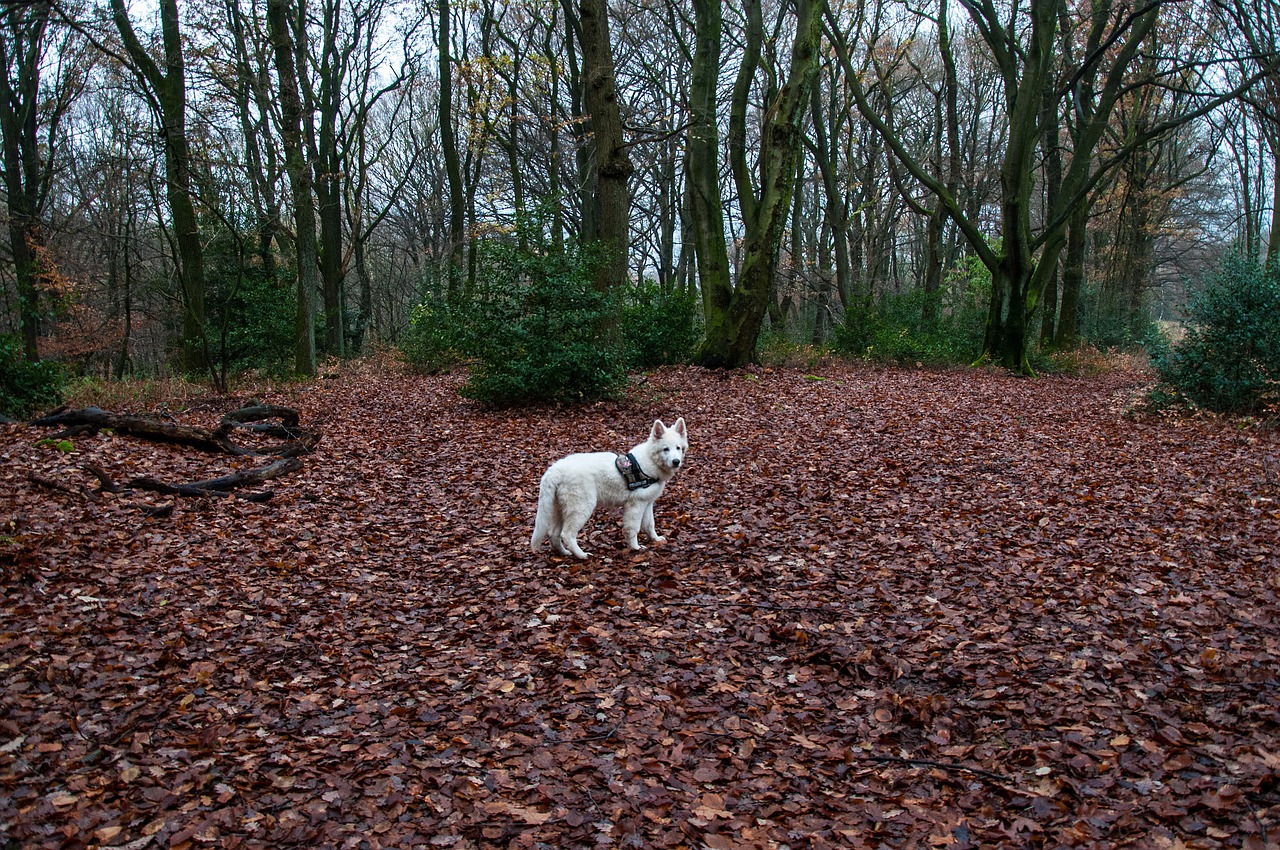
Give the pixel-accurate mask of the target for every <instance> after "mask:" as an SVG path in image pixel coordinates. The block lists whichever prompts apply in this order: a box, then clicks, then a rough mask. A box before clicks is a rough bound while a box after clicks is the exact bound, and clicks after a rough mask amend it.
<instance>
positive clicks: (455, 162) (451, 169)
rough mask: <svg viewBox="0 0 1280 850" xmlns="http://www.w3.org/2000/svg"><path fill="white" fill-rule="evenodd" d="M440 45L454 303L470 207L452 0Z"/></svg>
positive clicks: (445, 7)
mask: <svg viewBox="0 0 1280 850" xmlns="http://www.w3.org/2000/svg"><path fill="white" fill-rule="evenodd" d="M438 11H439V28H438V32H439V36H440V39H439V44H437V45H436V47H437V49H438V53H439V58H440V103H439V120H440V153H441V154H442V155H443V156H444V169H445V174H446V176H447V182H448V184H449V263H448V265H447V267H446V269H445V271H446V273H447V275H448V281H447V284H446V290H445V291H446V292H447V294H448V298H449V300H450V301H456V300H457V299H458V297H459V290H460V288H461V284H462V269H463V266H462V262H463V250H464V248H465V247H466V235H467V231H466V226H467V207H466V200H465V197H464V192H463V186H462V163H461V160H460V159H459V156H458V133H457V128H456V127H455V126H454V123H453V122H454V119H453V60H452V58H451V56H450V50H451V48H452V44H451V43H450V38H451V36H450V34H449V32H450V12H449V0H440V2H439V6H438Z"/></svg>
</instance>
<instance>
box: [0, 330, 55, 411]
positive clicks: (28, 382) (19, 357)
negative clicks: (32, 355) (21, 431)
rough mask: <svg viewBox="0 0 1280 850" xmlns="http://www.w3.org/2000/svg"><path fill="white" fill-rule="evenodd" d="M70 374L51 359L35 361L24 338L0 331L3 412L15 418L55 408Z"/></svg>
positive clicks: (0, 396)
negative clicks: (28, 355)
mask: <svg viewBox="0 0 1280 850" xmlns="http://www.w3.org/2000/svg"><path fill="white" fill-rule="evenodd" d="M65 383H66V375H65V374H64V372H63V371H62V367H61V366H59V365H58V364H57V363H54V362H52V361H49V360H40V361H38V362H35V363H32V362H31V361H30V360H27V359H26V358H25V357H24V356H23V354H22V341H21V340H20V339H18V338H17V337H16V336H9V335H5V334H0V413H2V414H4V415H5V416H10V417H13V418H15V419H17V418H22V417H25V416H28V415H30V414H32V413H36V412H38V411H40V410H41V409H43V408H47V407H53V406H54V405H56V404H57V403H58V402H59V401H60V400H61V398H62V387H63V385H64V384H65Z"/></svg>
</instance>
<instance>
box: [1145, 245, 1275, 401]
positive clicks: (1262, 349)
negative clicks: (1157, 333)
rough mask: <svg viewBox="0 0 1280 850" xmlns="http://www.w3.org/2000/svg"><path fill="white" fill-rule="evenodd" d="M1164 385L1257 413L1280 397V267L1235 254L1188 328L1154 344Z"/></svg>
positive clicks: (1195, 303)
mask: <svg viewBox="0 0 1280 850" xmlns="http://www.w3.org/2000/svg"><path fill="white" fill-rule="evenodd" d="M1152 349H1153V350H1152V361H1153V363H1154V364H1155V367H1156V369H1157V371H1158V372H1159V374H1160V379H1161V381H1162V383H1163V384H1164V386H1163V387H1162V388H1160V389H1159V390H1158V393H1160V394H1162V395H1165V396H1166V397H1167V396H1170V395H1171V396H1172V397H1173V398H1177V397H1178V396H1179V395H1180V396H1184V397H1185V398H1186V399H1187V400H1189V401H1191V402H1192V403H1193V404H1196V405H1198V406H1200V407H1203V408H1206V409H1209V410H1214V411H1218V412H1221V413H1235V414H1249V413H1257V412H1260V411H1262V410H1263V409H1264V408H1266V407H1268V406H1270V405H1274V404H1276V403H1277V402H1278V401H1280V268H1278V267H1277V266H1274V265H1273V266H1272V267H1271V268H1270V269H1264V268H1262V267H1261V266H1260V265H1259V264H1258V263H1256V262H1253V261H1250V260H1249V259H1247V258H1245V257H1239V256H1235V257H1232V258H1230V259H1228V260H1227V261H1226V262H1225V263H1224V264H1223V265H1222V267H1221V269H1220V270H1219V271H1218V273H1217V274H1216V276H1215V277H1214V278H1213V279H1212V280H1210V281H1209V284H1208V286H1206V287H1205V289H1204V291H1202V292H1201V293H1200V294H1199V295H1197V296H1195V297H1194V298H1192V299H1191V301H1190V303H1189V304H1188V307H1187V332H1186V336H1185V337H1183V339H1182V340H1181V341H1180V342H1179V343H1177V344H1176V345H1173V346H1166V345H1153V346H1152Z"/></svg>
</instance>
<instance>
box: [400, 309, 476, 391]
mask: <svg viewBox="0 0 1280 850" xmlns="http://www.w3.org/2000/svg"><path fill="white" fill-rule="evenodd" d="M470 325H471V323H470V321H469V319H468V311H467V310H464V309H459V308H458V307H454V306H450V305H449V304H448V303H446V302H445V301H443V300H439V301H431V300H428V301H423V302H422V303H421V304H419V305H418V306H417V307H415V308H414V309H413V316H412V317H411V318H410V320H409V328H408V329H407V330H406V331H405V333H404V336H403V337H402V338H401V340H400V356H401V357H402V358H404V360H405V361H406V362H408V363H409V365H411V366H413V367H414V368H415V369H418V370H420V371H423V372H426V373H428V374H434V373H436V372H442V371H444V370H445V369H448V368H450V367H452V366H455V365H457V364H458V363H459V362H461V361H462V360H464V359H466V352H467V350H468V349H469V347H470V346H469V344H468V342H467V332H468V331H469V330H471V328H470Z"/></svg>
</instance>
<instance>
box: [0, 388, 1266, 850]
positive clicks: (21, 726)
mask: <svg viewBox="0 0 1280 850" xmlns="http://www.w3.org/2000/svg"><path fill="white" fill-rule="evenodd" d="M818 377H821V378H823V380H815V378H818ZM1137 380H1138V378H1137V377H1136V376H1134V375H1124V374H1120V375H1113V376H1109V377H1104V378H1096V379H1088V380H1084V379H1065V378H1042V379H1038V380H1034V381H1027V380H1021V379H1016V378H1011V377H1005V376H1001V375H994V374H987V373H980V372H978V373H975V372H955V373H948V372H928V371H908V370H888V371H883V370H872V369H866V368H849V367H831V368H828V369H826V370H824V371H822V372H821V374H820V375H815V376H810V375H805V374H803V373H799V372H792V371H785V370H784V371H772V372H755V373H745V372H740V373H732V374H725V373H715V372H705V371H699V370H693V369H673V370H666V371H662V372H660V373H658V374H656V375H653V376H650V378H649V379H648V382H647V383H644V384H641V385H639V386H638V387H637V388H636V389H635V391H634V393H633V394H632V398H631V400H630V401H628V402H626V403H619V404H605V405H599V406H595V407H589V408H586V409H580V410H571V411H561V410H549V409H548V410H537V411H522V412H491V411H485V410H482V409H479V408H477V407H475V406H474V405H472V404H470V403H468V402H465V401H463V400H461V399H460V398H459V397H458V395H457V392H456V390H457V386H458V379H457V378H453V377H437V378H420V377H413V376H406V375H402V374H386V373H378V372H375V371H360V370H357V369H354V368H353V369H352V370H350V371H348V372H347V373H345V374H342V375H339V376H338V377H336V378H334V379H332V380H324V381H320V382H318V383H317V384H315V385H314V386H309V387H293V388H286V389H283V390H280V391H277V392H275V393H271V394H268V395H267V396H266V397H264V398H263V400H265V401H273V402H277V403H283V404H290V405H293V406H296V407H298V408H299V409H300V411H301V412H302V416H303V422H304V423H306V424H311V425H315V426H317V427H319V428H321V429H322V430H323V433H324V438H323V441H322V442H321V444H320V447H319V450H318V451H317V452H316V453H315V454H313V455H311V456H309V457H308V458H307V460H306V467H305V469H304V470H303V471H302V472H301V473H298V474H296V475H293V476H290V477H289V478H285V479H279V480H277V481H274V482H271V484H272V487H273V489H274V490H275V498H274V499H273V500H272V501H270V502H268V503H265V504H253V503H249V502H246V501H243V500H239V499H236V500H232V499H219V500H207V501H205V500H197V499H183V500H179V501H178V502H177V504H176V508H175V510H174V511H173V512H172V514H171V515H169V516H162V517H148V516H147V515H145V514H144V513H143V512H142V511H141V510H140V509H139V504H140V503H143V502H149V501H150V502H155V501H159V500H160V497H156V496H153V495H150V494H143V493H135V494H124V495H119V496H117V495H111V494H103V495H102V496H100V497H99V498H97V499H96V500H90V499H86V498H82V497H80V496H78V495H76V493H75V491H76V490H78V489H79V488H81V487H84V488H90V487H91V486H92V485H94V484H95V483H96V482H95V481H94V479H93V478H92V477H91V476H90V475H89V474H88V473H86V472H84V471H83V470H82V469H81V468H80V467H81V465H82V464H85V463H98V464H100V465H101V466H102V467H103V468H104V469H105V470H106V471H107V472H109V473H110V474H111V475H112V477H113V478H114V479H115V480H127V479H128V478H130V477H132V476H134V475H143V474H146V475H152V476H155V477H160V478H165V479H166V480H171V481H178V480H194V479H198V478H203V477H212V476H215V475H218V474H221V473H223V472H225V471H226V470H227V468H228V466H229V464H230V462H229V461H228V460H227V459H226V458H224V457H218V456H206V455H200V454H196V453H193V452H190V451H184V450H181V449H177V448H170V447H165V446H159V445H152V444H146V443H142V442H139V441H137V440H133V439H128V438H124V437H120V436H111V435H108V434H103V435H100V436H97V437H85V438H78V439H75V440H73V441H72V442H73V444H74V452H72V453H69V454H67V453H63V452H60V451H59V450H57V449H56V448H55V447H36V446H35V443H36V441H37V440H39V439H40V438H41V437H43V436H46V434H45V433H44V432H42V431H40V430H37V429H32V428H28V427H25V426H8V425H6V426H0V493H4V494H5V495H4V497H3V502H0V524H2V525H3V527H0V569H2V570H3V588H2V593H3V597H2V598H0V846H2V847H15V848H16V847H23V848H27V847H84V846H125V847H134V848H140V847H162V848H170V847H171V848H186V847H225V848H239V847H283V846H301V847H367V848H378V847H414V846H422V847H453V848H466V847H497V846H503V847H594V846H600V847H623V848H626V847H689V848H702V847H709V848H727V847H733V848H757V847H758V848H766V847H773V848H782V847H790V848H807V847H924V846H949V847H956V848H965V847H997V846H999V847H1058V846H1077V847H1119V846H1131V847H1182V846H1186V847H1245V848H1255V849H1256V848H1264V847H1269V848H1276V847H1280V780H1278V776H1280V602H1278V599H1277V596H1278V594H1280V573H1278V566H1277V561H1278V560H1280V556H1278V554H1277V541H1278V540H1280V447H1278V443H1277V440H1276V437H1275V435H1274V433H1268V432H1265V431H1259V430H1256V429H1252V428H1242V427H1239V426H1236V425H1232V424H1229V423H1213V422H1190V423H1188V422H1181V423H1179V422H1173V421H1153V420H1147V421H1142V420H1137V421H1135V420H1132V419H1127V418H1125V417H1124V416H1123V415H1122V413H1123V408H1124V405H1125V403H1126V401H1127V399H1128V398H1129V397H1130V396H1131V394H1132V391H1133V388H1134V386H1135V382H1136V381H1137ZM245 400H246V399H245V398H243V397H237V398H235V399H220V400H219V399H211V400H209V401H207V402H206V403H203V404H197V405H195V406H194V407H193V408H191V409H189V410H187V411H185V412H182V413H180V414H178V419H179V420H180V421H183V422H186V423H190V424H211V423H212V422H214V421H216V420H217V417H218V416H219V415H220V414H221V413H223V412H225V411H226V410H229V409H231V408H232V407H235V406H237V405H239V404H240V403H243V402H244V401H245ZM121 412H137V411H121ZM677 415H684V416H685V417H686V418H687V420H688V423H689V427H690V432H691V439H692V448H691V453H690V464H689V467H688V468H687V470H686V471H684V472H682V473H681V475H680V476H679V477H678V478H677V479H676V480H675V482H674V483H673V484H672V485H671V486H670V487H669V488H668V490H667V493H666V495H665V496H664V497H663V499H662V500H661V501H660V502H659V503H658V506H657V521H658V528H659V531H661V532H663V533H666V534H667V535H668V536H669V538H670V540H669V542H668V543H667V544H666V545H665V546H662V547H659V548H656V549H655V550H652V551H648V552H644V553H639V554H631V553H629V552H627V551H626V550H625V549H624V548H622V547H621V532H620V530H619V527H618V522H617V519H616V517H614V516H608V517H601V516H597V518H596V520H594V521H593V522H592V523H591V524H590V525H589V526H588V531H589V534H587V536H586V541H585V548H587V549H588V550H589V551H592V552H594V553H595V556H594V557H593V559H592V560H590V561H588V562H586V563H577V562H572V563H571V562H568V561H565V560H563V559H559V558H554V557H551V556H538V557H535V556H534V555H532V554H531V553H530V552H529V550H528V535H529V531H530V528H531V524H532V518H533V509H534V501H535V498H536V492H537V483H538V478H539V476H540V474H541V472H542V470H543V469H544V468H545V466H546V465H547V464H548V463H549V462H550V461H552V460H554V459H555V458H556V457H558V456H560V455H562V454H565V453H567V452H569V451H575V450H585V449H591V450H598V449H613V450H617V451H624V450H626V449H627V448H629V447H630V446H631V445H632V444H633V443H634V442H636V441H638V440H639V439H640V437H641V436H642V435H643V432H644V431H645V430H646V429H647V427H648V425H649V423H650V422H651V421H652V420H653V419H654V418H656V417H662V418H664V419H666V421H667V422H668V423H669V422H670V421H671V420H672V419H673V418H674V417H675V416H677ZM242 463H243V464H245V465H252V463H253V461H251V460H250V461H237V462H236V465H240V464H242ZM31 473H35V474H37V475H38V476H41V477H43V478H44V479H45V480H56V481H61V482H63V483H64V484H65V485H67V487H68V488H69V489H70V490H71V491H72V492H61V491H58V490H52V489H49V488H48V487H37V486H36V485H34V484H32V483H31V482H30V481H29V480H28V476H29V475H30V474H31ZM169 501H172V499H170V500H169Z"/></svg>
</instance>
